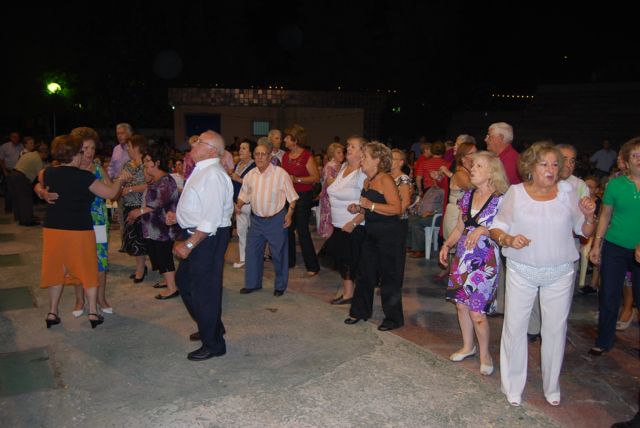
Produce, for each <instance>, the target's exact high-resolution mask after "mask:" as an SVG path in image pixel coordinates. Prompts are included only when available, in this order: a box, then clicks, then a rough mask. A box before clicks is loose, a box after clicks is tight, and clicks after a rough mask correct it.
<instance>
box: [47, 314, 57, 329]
mask: <svg viewBox="0 0 640 428" xmlns="http://www.w3.org/2000/svg"><path fill="white" fill-rule="evenodd" d="M49 315H53V316H54V317H55V318H53V319H51V318H49ZM45 321H46V322H47V328H51V326H52V325H56V324H60V317H59V316H58V315H57V314H54V313H53V312H49V313H48V314H47V318H46V319H45Z"/></svg>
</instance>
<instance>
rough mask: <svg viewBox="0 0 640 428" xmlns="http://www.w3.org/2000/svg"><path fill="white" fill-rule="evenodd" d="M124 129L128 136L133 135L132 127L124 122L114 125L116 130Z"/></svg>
mask: <svg viewBox="0 0 640 428" xmlns="http://www.w3.org/2000/svg"><path fill="white" fill-rule="evenodd" d="M120 128H124V129H126V130H127V132H128V133H129V134H133V127H132V126H131V125H129V124H128V123H126V122H122V123H119V124H117V125H116V129H120Z"/></svg>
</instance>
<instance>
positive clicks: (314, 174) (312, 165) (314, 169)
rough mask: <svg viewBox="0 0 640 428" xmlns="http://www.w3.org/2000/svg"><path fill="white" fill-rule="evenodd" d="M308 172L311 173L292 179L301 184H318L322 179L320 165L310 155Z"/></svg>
mask: <svg viewBox="0 0 640 428" xmlns="http://www.w3.org/2000/svg"><path fill="white" fill-rule="evenodd" d="M307 172H308V173H309V175H308V176H306V177H295V178H294V177H291V179H292V180H293V182H294V183H299V184H316V183H317V182H319V181H320V173H319V172H318V166H317V165H316V160H315V159H314V158H313V156H309V159H308V160H307Z"/></svg>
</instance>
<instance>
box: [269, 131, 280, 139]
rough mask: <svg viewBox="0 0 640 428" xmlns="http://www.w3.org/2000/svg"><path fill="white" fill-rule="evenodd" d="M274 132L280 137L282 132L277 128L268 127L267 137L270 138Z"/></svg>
mask: <svg viewBox="0 0 640 428" xmlns="http://www.w3.org/2000/svg"><path fill="white" fill-rule="evenodd" d="M275 134H278V135H279V136H280V137H282V132H280V130H279V129H270V130H269V133H268V134H267V137H269V139H271V137H272V136H273V135H275Z"/></svg>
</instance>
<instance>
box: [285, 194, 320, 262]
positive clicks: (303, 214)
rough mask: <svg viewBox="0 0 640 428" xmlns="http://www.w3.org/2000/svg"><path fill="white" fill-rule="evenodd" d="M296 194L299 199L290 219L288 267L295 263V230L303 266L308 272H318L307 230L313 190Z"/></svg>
mask: <svg viewBox="0 0 640 428" xmlns="http://www.w3.org/2000/svg"><path fill="white" fill-rule="evenodd" d="M298 196H300V199H298V201H297V202H296V208H295V210H294V211H293V217H292V219H291V226H289V267H290V268H292V267H294V266H295V265H296V232H298V240H299V241H300V249H301V250H302V258H303V259H304V266H305V267H306V268H307V271H308V272H318V271H319V270H320V264H319V263H318V257H317V256H316V249H315V247H314V246H313V240H312V239H311V233H310V232H309V218H310V217H311V200H312V197H313V192H312V191H308V192H300V193H298Z"/></svg>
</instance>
